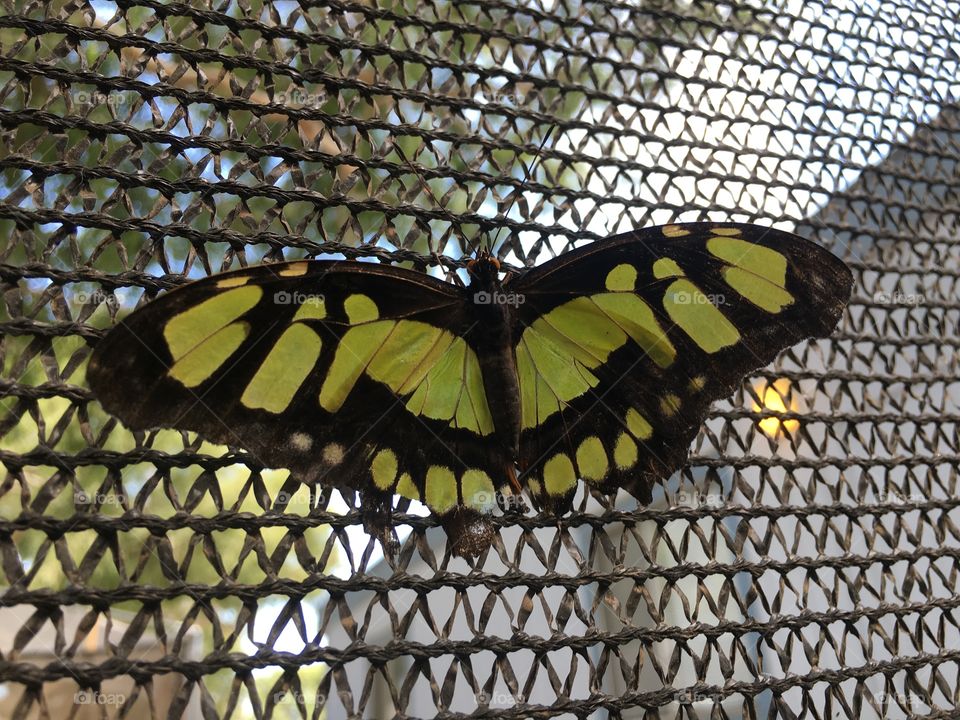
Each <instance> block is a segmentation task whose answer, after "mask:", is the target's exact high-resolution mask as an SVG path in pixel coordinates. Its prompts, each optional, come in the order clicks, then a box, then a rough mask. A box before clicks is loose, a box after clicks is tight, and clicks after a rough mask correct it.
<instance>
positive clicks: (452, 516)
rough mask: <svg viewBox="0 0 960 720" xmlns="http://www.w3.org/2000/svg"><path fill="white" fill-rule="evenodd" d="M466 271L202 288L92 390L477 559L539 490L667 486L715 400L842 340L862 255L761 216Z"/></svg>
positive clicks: (369, 270) (641, 492) (134, 344)
mask: <svg viewBox="0 0 960 720" xmlns="http://www.w3.org/2000/svg"><path fill="white" fill-rule="evenodd" d="M468 270H469V274H470V283H469V285H468V286H466V287H458V286H456V285H453V284H450V283H447V282H443V281H440V280H437V279H434V278H431V277H429V276H427V275H424V274H422V273H418V272H414V271H410V270H404V269H401V268H396V267H391V266H386V265H379V264H373V263H365V262H352V261H297V262H286V263H281V264H273V265H264V266H260V267H255V268H249V269H244V270H239V271H235V272H228V273H224V274H221V275H216V276H213V277H210V278H206V279H204V280H199V281H197V282H193V283H190V284H189V285H186V286H184V287H182V288H179V289H176V290H173V291H172V292H169V293H166V294H165V295H163V296H161V297H159V298H158V299H156V300H154V301H153V302H151V303H149V304H148V305H146V306H144V307H143V308H142V309H140V310H138V311H136V312H134V313H133V314H131V315H130V316H129V317H127V318H126V319H125V320H123V321H122V322H121V323H120V324H119V325H118V326H117V327H116V328H114V329H113V330H112V331H111V332H110V333H108V334H107V336H106V337H105V338H104V339H103V340H102V341H101V342H100V343H99V344H98V345H97V347H96V349H95V351H94V353H93V356H92V358H91V360H90V366H89V372H88V374H89V380H90V385H91V387H92V389H93V391H94V393H95V394H96V396H97V397H98V398H99V399H100V400H101V402H102V403H103V405H104V407H105V408H106V409H107V410H108V411H110V412H112V413H114V414H115V415H117V416H118V417H119V418H120V419H121V420H123V422H124V423H126V424H127V425H128V426H130V427H131V428H135V429H145V428H154V427H175V428H179V429H186V430H195V431H197V432H198V433H200V434H201V435H202V436H203V437H205V438H207V439H209V440H211V441H214V442H219V443H225V444H230V445H234V446H237V445H239V446H241V447H243V448H245V449H246V450H248V451H250V452H251V453H253V454H254V455H255V456H256V457H257V458H259V459H260V460H261V461H262V462H263V463H265V464H266V465H268V466H275V467H282V468H289V469H290V470H292V471H293V472H295V473H298V474H300V475H301V476H302V478H303V479H305V480H309V481H320V482H322V483H324V484H329V485H333V486H338V487H342V488H350V489H355V490H360V491H361V492H362V494H363V495H362V496H363V502H364V503H365V504H366V505H368V506H369V507H371V508H381V509H382V508H388V507H389V506H390V502H391V499H392V495H393V494H395V493H396V494H399V495H402V496H404V497H407V498H412V499H416V500H420V501H422V502H424V503H426V505H427V506H428V507H429V508H430V509H431V510H432V512H433V513H435V514H436V515H437V516H439V517H440V518H441V520H442V521H443V524H444V526H445V527H446V528H447V532H448V534H449V535H450V538H451V541H452V546H453V550H454V552H456V553H458V554H462V555H476V554H478V553H480V552H482V551H483V550H484V549H485V548H486V547H487V546H488V545H489V543H490V541H491V538H492V531H491V525H490V523H489V521H488V520H487V519H486V514H487V513H489V512H490V511H491V510H492V509H493V508H494V506H495V505H496V504H497V503H498V499H499V503H500V505H501V507H503V504H504V502H505V501H513V502H516V501H518V499H519V497H520V496H521V493H525V494H526V495H527V496H528V497H529V498H530V499H531V500H532V502H533V503H534V504H535V505H536V506H537V507H539V508H542V509H546V510H550V511H553V512H556V513H562V512H565V511H566V510H567V509H568V508H569V506H570V503H571V501H572V497H573V494H574V491H575V489H576V486H577V482H578V479H582V480H584V481H585V482H586V483H589V484H590V485H591V486H593V487H594V488H596V489H598V490H599V491H601V492H605V493H611V492H614V491H616V490H617V489H618V488H625V489H626V490H628V491H629V492H630V493H632V494H633V495H634V496H636V497H637V498H638V499H639V500H641V501H644V502H649V500H650V498H651V486H652V484H653V483H654V482H656V481H658V480H659V479H665V478H667V477H669V476H670V475H671V474H672V473H673V472H674V471H675V470H677V469H678V468H680V467H681V466H682V465H683V463H684V461H685V459H686V456H687V451H688V447H689V445H690V443H691V441H692V440H693V438H694V436H695V435H696V433H697V431H698V429H699V427H700V424H701V423H702V421H703V419H704V417H705V415H706V413H707V409H708V407H709V405H710V403H711V402H712V401H713V400H716V399H718V398H722V397H725V396H727V395H729V394H730V393H731V392H732V391H733V389H734V388H735V386H736V385H737V384H738V383H739V382H740V381H741V379H742V378H743V376H744V375H745V374H746V373H747V372H749V371H750V370H752V369H755V368H757V367H760V366H763V365H765V364H767V363H768V362H770V361H771V360H772V359H773V358H774V357H775V356H776V355H777V353H779V352H780V351H781V350H782V349H784V348H786V347H788V346H790V345H792V344H794V343H796V342H798V341H800V340H802V339H804V338H807V337H811V336H824V335H827V334H829V333H830V332H831V331H832V330H833V328H834V326H835V325H836V324H837V321H838V320H839V318H840V315H841V313H842V312H843V309H844V306H845V305H846V302H847V300H848V298H849V295H850V291H851V285H852V277H851V274H850V271H849V270H848V269H847V267H846V266H845V265H844V263H843V262H841V261H840V260H838V259H837V258H836V257H834V256H833V255H832V254H830V253H829V252H828V251H826V250H824V249H823V248H821V247H819V246H817V245H815V244H814V243H812V242H809V241H807V240H804V239H802V238H800V237H797V236H795V235H792V234H789V233H785V232H781V231H778V230H772V229H768V228H763V227H759V226H755V225H743V224H730V223H724V224H717V223H692V224H682V225H668V226H665V227H654V228H647V229H644V230H640V231H636V232H630V233H626V234H623V235H619V236H616V237H613V238H610V239H608V240H605V241H600V242H596V243H593V244H591V245H589V246H586V247H582V248H578V249H576V250H574V251H572V252H569V253H566V254H564V255H562V256H560V257H558V258H556V259H554V260H551V261H550V262H547V263H544V264H543V265H540V266H538V267H535V268H533V269H532V270H530V271H529V272H527V273H525V274H523V275H518V276H515V277H512V278H508V279H507V280H506V281H503V282H501V280H500V267H499V263H498V261H497V260H496V259H495V258H494V257H492V256H491V255H489V254H487V253H481V254H479V255H478V257H477V258H476V259H474V260H472V261H471V262H470V263H469V265H468Z"/></svg>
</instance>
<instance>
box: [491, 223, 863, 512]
mask: <svg viewBox="0 0 960 720" xmlns="http://www.w3.org/2000/svg"><path fill="white" fill-rule="evenodd" d="M851 285H852V278H851V275H850V271H849V270H848V269H847V268H846V266H845V265H844V264H843V263H842V262H841V261H839V260H838V259H837V258H835V257H834V256H833V255H832V254H830V253H829V252H827V251H826V250H824V249H822V248H820V247H819V246H817V245H815V244H814V243H811V242H809V241H806V240H803V239H802V238H799V237H797V236H794V235H791V234H788V233H784V232H780V231H777V230H772V229H768V228H761V227H758V226H754V225H738V224H713V223H690V224H683V225H672V226H665V227H662V228H661V227H657V228H648V229H645V230H640V231H636V232H631V233H627V234H624V235H620V236H617V237H614V238H611V239H609V240H607V241H601V242H597V243H593V244H591V245H589V246H586V247H583V248H579V249H577V250H574V251H572V252H569V253H566V254H564V255H562V256H561V257H559V258H557V259H556V260H553V261H551V262H549V263H546V264H544V265H541V266H538V267H536V268H534V269H533V270H531V271H530V272H528V273H527V274H525V275H523V276H520V277H519V278H518V279H517V280H516V281H514V282H510V283H507V285H506V286H505V289H507V290H509V292H511V293H515V294H516V295H515V296H516V297H518V298H523V302H522V303H521V304H520V305H519V306H518V317H519V326H518V327H517V329H516V331H515V333H516V342H517V344H516V355H517V370H518V377H519V381H520V392H521V408H522V411H521V415H522V422H521V425H522V431H521V440H520V458H519V466H520V469H521V474H522V476H523V477H524V478H525V479H526V484H527V487H528V488H529V489H530V491H531V495H532V497H533V499H534V500H535V501H536V502H538V504H539V505H541V506H546V507H549V508H552V509H554V510H556V511H558V512H562V511H563V510H565V509H566V508H567V507H568V506H569V502H570V500H571V498H572V496H573V492H574V490H575V488H576V480H577V478H582V479H584V480H585V481H587V482H589V483H591V484H593V485H595V486H596V487H598V488H599V489H601V490H602V491H604V492H610V491H613V490H615V489H616V488H617V487H625V488H626V489H627V490H629V491H630V492H631V493H632V494H634V495H635V496H637V497H638V498H640V499H642V500H649V497H650V489H651V485H652V483H653V481H654V480H655V479H657V478H666V477H668V476H669V475H670V474H671V473H672V472H674V471H675V470H677V469H678V468H679V467H680V466H681V465H682V464H683V462H684V460H685V458H686V455H687V450H688V447H689V445H690V443H691V441H692V440H693V438H694V437H695V435H696V433H697V431H698V429H699V427H700V425H701V423H702V422H703V419H704V417H705V416H706V413H707V410H708V408H709V406H710V403H711V402H713V401H714V400H717V399H719V398H722V397H726V396H728V395H729V394H730V393H731V392H732V390H733V389H734V387H735V386H736V385H737V383H739V382H740V380H741V379H742V377H743V376H744V375H745V374H746V373H748V372H750V371H751V370H753V369H755V368H758V367H761V366H763V365H765V364H767V363H769V362H770V361H771V360H773V359H774V357H776V355H777V354H778V353H779V352H780V351H781V350H783V349H784V348H786V347H789V346H790V345H793V344H794V343H796V342H798V341H800V340H802V339H804V338H807V337H811V336H822V335H825V334H828V333H829V332H830V331H831V330H832V329H833V327H834V326H835V325H836V323H837V321H838V320H839V317H840V314H841V313H842V311H843V308H844V306H845V304H846V301H847V299H848V297H849V294H850V290H851Z"/></svg>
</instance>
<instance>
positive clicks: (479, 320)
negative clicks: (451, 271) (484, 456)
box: [464, 254, 520, 467]
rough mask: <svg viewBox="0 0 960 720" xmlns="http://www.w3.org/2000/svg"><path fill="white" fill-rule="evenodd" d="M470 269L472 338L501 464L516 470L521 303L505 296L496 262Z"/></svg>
mask: <svg viewBox="0 0 960 720" xmlns="http://www.w3.org/2000/svg"><path fill="white" fill-rule="evenodd" d="M467 268H468V270H469V273H470V284H469V285H468V286H467V287H466V288H465V290H464V292H465V293H466V295H467V298H466V299H467V303H468V305H469V307H470V308H471V309H472V313H473V320H474V323H473V326H472V328H471V329H470V332H469V333H468V337H469V341H470V343H471V344H472V345H473V347H474V349H475V350H476V353H477V358H478V360H479V362H480V370H481V373H482V374H483V384H484V387H485V388H486V396H487V402H488V404H489V406H490V414H491V415H492V417H493V424H494V428H495V435H496V438H497V440H498V443H497V444H498V445H499V446H500V448H499V449H500V450H501V451H502V453H503V455H504V456H503V457H502V458H501V459H502V460H503V461H504V462H505V463H508V464H509V465H510V466H511V467H512V464H513V462H514V461H515V460H516V458H517V457H518V456H519V445H520V385H519V382H518V380H517V365H516V358H515V356H514V350H513V347H514V337H513V326H514V322H515V315H516V307H517V302H518V299H517V298H516V297H515V295H514V294H512V293H509V292H506V291H504V288H503V285H502V284H501V282H500V276H499V271H500V263H499V262H497V260H496V258H493V257H491V256H489V255H486V254H481V255H480V256H479V257H477V259H476V260H473V261H471V262H470V263H469V264H468V266H467Z"/></svg>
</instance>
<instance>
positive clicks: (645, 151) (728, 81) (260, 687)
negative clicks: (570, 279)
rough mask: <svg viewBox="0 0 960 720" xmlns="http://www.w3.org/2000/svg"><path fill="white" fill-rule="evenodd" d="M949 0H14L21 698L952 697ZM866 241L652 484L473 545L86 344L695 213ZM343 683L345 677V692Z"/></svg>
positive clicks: (547, 705) (2, 21)
mask: <svg viewBox="0 0 960 720" xmlns="http://www.w3.org/2000/svg"><path fill="white" fill-rule="evenodd" d="M958 11H960V4H958V3H953V2H950V3H944V2H938V3H932V2H892V1H888V0H868V1H867V2H857V3H854V2H799V1H791V0H778V1H777V2H760V1H759V0H757V1H755V2H748V3H736V4H731V3H726V2H723V3H720V2H707V1H704V2H700V1H694V2H668V1H667V0H656V1H655V2H643V3H631V2H618V1H617V0H598V1H596V2H583V3H580V2H573V1H568V0H554V1H551V0H540V1H539V2H532V3H529V4H528V3H521V2H502V1H500V0H473V1H471V2H464V3H453V2H446V1H440V0H421V1H414V0H395V1H390V0H370V1H369V2H344V1H341V0H328V1H326V2H314V1H311V0H298V1H296V2H294V1H293V0H291V1H288V2H274V3H262V2H255V1H253V0H239V1H233V2H230V1H225V2H213V1H210V2H194V3H189V4H187V3H179V2H178V3H165V2H159V1H155V0H115V1H113V2H110V1H107V0H103V1H100V0H97V1H93V2H83V1H82V0H68V1H66V2H65V1H62V0H57V1H54V2H20V1H17V2H14V1H12V0H7V1H6V2H4V3H3V4H2V11H0V12H2V14H0V48H2V52H0V97H2V110H0V124H2V128H3V132H2V134H0V169H2V175H0V177H2V180H0V182H2V193H0V196H2V197H0V284H2V292H3V303H2V306H0V333H2V339H0V362H2V379H0V462H2V464H3V469H2V475H0V563H2V575H0V584H2V594H0V621H2V622H0V653H2V655H0V682H2V683H3V684H2V686H0V716H2V717H11V718H18V719H19V718H47V717H78V718H100V717H111V718H113V717H117V718H120V717H123V718H170V719H171V720H173V719H180V718H186V719H192V718H204V719H208V718H301V717H302V718H319V717H321V716H323V717H326V718H331V719H334V718H348V717H349V718H435V717H437V718H457V717H477V718H483V717H494V716H496V717H498V718H505V719H506V718H656V717H664V718H674V717H676V718H680V717H682V718H775V717H776V718H780V717H783V718H801V717H811V718H906V717H955V716H956V713H957V710H956V707H957V702H958V682H957V676H958V660H960V631H958V605H960V599H958V592H957V588H958V584H960V573H958V559H960V542H958V531H957V522H958V520H960V514H958V513H960V511H958V501H957V479H958V473H957V467H958V445H960V440H958V432H957V423H958V417H960V368H958V365H960V363H958V347H960V331H958V320H960V295H958V274H960V249H958V248H960V245H958V239H957V223H958V218H957V212H958V196H960V183H958V179H957V178H958V151H960V117H958V109H960V107H958V104H957V100H958V96H960V82H958V80H957V76H958V58H960V55H958V53H960V27H958V17H960V12H958ZM695 220H717V221H721V220H723V221H726V220H733V221H741V222H756V223H761V224H765V225H773V226H776V227H779V228H783V229H787V230H793V231H795V232H798V233H799V234H801V235H804V236H806V237H810V238H813V239H815V240H816V241H817V242H819V243H820V244H822V245H824V246H826V247H828V248H829V249H831V250H832V251H833V252H834V253H836V254H837V255H838V256H840V257H842V258H843V259H844V260H845V261H846V262H847V263H848V264H849V266H850V267H851V269H852V270H853V271H854V275H855V278H856V285H855V289H854V294H853V298H852V299H851V304H850V307H849V309H848V311H847V314H846V315H845V317H844V319H843V321H842V323H841V325H840V326H839V327H838V329H837V331H836V332H835V334H834V336H833V337H832V338H830V339H822V340H817V341H811V342H806V343H802V344H800V345H798V346H796V347H794V348H792V349H790V350H787V351H786V352H784V353H783V354H782V355H781V357H780V358H779V359H778V360H777V361H776V362H775V363H774V364H773V365H771V366H770V367H768V368H765V369H763V370H760V371H758V372H756V373H754V374H753V375H752V376H751V377H749V378H747V379H746V380H745V381H744V383H743V385H742V387H741V388H740V390H739V391H738V392H737V393H736V394H735V395H734V396H732V397H731V398H729V399H728V400H725V401H722V402H720V403H717V404H716V406H715V407H714V411H713V412H712V414H711V416H710V418H709V419H708V421H707V422H706V424H705V425H704V427H703V430H702V432H701V433H700V435H699V437H698V439H697V441H696V442H695V444H694V446H693V448H692V454H691V461H690V465H689V467H688V468H687V469H685V470H684V471H683V472H681V473H678V474H676V475H675V476H674V477H672V478H669V479H666V480H665V481H664V483H663V486H662V487H659V488H657V489H656V491H655V493H654V501H653V503H652V504H651V505H650V506H648V507H643V506H639V507H638V505H637V503H636V501H634V500H633V499H631V498H630V497H629V496H626V495H622V496H618V497H615V498H603V497H593V496H591V495H589V493H588V494H586V495H584V494H583V491H582V489H581V491H580V494H579V495H578V497H577V500H576V502H575V510H574V511H573V512H572V513H570V514H569V515H568V516H566V517H563V518H559V519H558V518H554V517H547V516H538V515H536V514H534V513H533V512H530V513H529V514H527V515H526V516H524V517H521V518H509V519H507V518H504V519H502V520H499V521H498V527H499V533H498V536H497V540H496V542H495V544H494V547H493V548H492V550H491V552H490V553H489V554H487V555H486V556H485V557H483V558H481V559H480V560H479V561H478V562H473V563H468V562H467V561H465V560H463V559H460V558H454V557H452V556H451V555H450V554H449V553H448V552H447V548H446V538H445V535H444V533H443V532H442V530H441V529H440V528H439V527H437V526H436V522H435V521H434V520H432V519H430V518H429V517H428V516H427V515H426V513H425V511H424V509H423V508H422V507H421V506H419V505H417V504H416V503H410V502H408V501H400V502H399V504H398V508H397V514H396V516H395V527H394V532H395V535H396V539H397V541H398V543H399V546H398V548H397V551H396V553H395V554H394V555H393V556H390V555H389V554H388V556H387V557H385V556H384V553H383V551H382V547H381V545H380V544H379V542H378V541H376V540H374V539H372V538H371V537H370V536H368V535H367V534H366V533H364V532H363V529H362V522H361V518H360V515H359V512H358V510H357V506H358V502H359V501H358V498H355V497H352V496H350V495H349V493H340V492H337V491H332V490H330V489H327V488H324V487H322V486H317V485H314V484H312V483H309V482H306V481H308V480H309V478H299V477H295V476H294V477H291V476H290V475H289V473H288V472H286V471H283V470H278V469H271V468H263V467H259V466H258V465H257V463H256V462H255V461H252V460H251V458H250V457H249V456H247V455H246V454H245V453H244V452H243V451H242V449H240V448H225V447H221V446H215V445H211V444H209V443H205V442H204V441H203V440H202V438H197V437H196V436H195V435H194V434H192V433H180V432H177V431H174V430H161V431H156V432H149V433H132V432H130V431H128V430H126V429H125V428H123V426H122V425H121V424H119V423H118V422H117V421H116V420H115V419H113V418H111V417H110V416H108V415H107V414H106V413H104V411H103V410H102V409H101V408H100V407H99V405H98V403H97V402H96V400H94V399H93V397H92V396H91V394H90V392H89V390H88V389H87V386H86V384H85V380H84V368H85V364H86V360H87V358H88V357H89V354H90V351H91V349H92V346H93V345H94V344H95V342H96V341H97V339H98V338H99V337H101V336H102V335H103V333H104V332H105V331H106V330H107V329H109V328H110V327H111V326H112V325H113V324H114V323H115V322H116V321H117V319H118V318H121V317H123V316H125V315H126V314H127V313H129V312H130V311H132V310H133V309H134V308H136V307H137V306H139V305H141V304H142V303H145V302H147V301H148V300H149V299H150V298H152V297H155V296H156V294H157V293H159V292H162V291H164V290H168V289H170V288H173V287H177V286H179V285H182V284H183V283H185V282H188V281H190V280H194V279H197V278H201V277H204V276H206V275H208V274H211V273H214V272H219V271H221V270H225V269H232V268H238V267H242V266H246V265H254V264H259V263H267V262H274V261H278V260H281V259H295V258H302V257H348V258H358V259H363V260H370V261H380V262H389V263H397V264H402V265H405V266H408V267H414V268H418V269H421V270H423V271H424V272H430V273H432V274H434V275H437V276H440V277H447V278H448V279H452V278H453V276H454V275H455V274H457V273H459V274H460V275H461V277H462V276H463V270H462V267H463V264H464V262H465V259H466V258H467V257H469V256H470V254H471V253H472V252H473V251H474V250H475V249H476V248H478V247H479V246H481V245H484V244H485V245H491V246H493V247H494V249H495V251H496V252H497V254H498V255H499V257H500V258H502V260H503V261H504V268H505V269H511V270H512V271H514V272H522V271H523V269H524V268H526V267H529V266H532V265H535V264H537V263H539V262H543V261H545V260H547V259H549V258H552V257H555V256H556V255H558V254H560V253H562V252H564V251H565V250H568V249H570V248H572V247H574V246H580V245H582V244H584V243H587V242H589V241H591V240H594V239H597V238H602V237H606V236H609V235H611V234H614V233H617V232H623V231H626V230H629V229H631V228H639V227H644V226H648V225H654V224H662V223H667V222H676V221H695ZM324 713H325V715H324Z"/></svg>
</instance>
